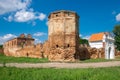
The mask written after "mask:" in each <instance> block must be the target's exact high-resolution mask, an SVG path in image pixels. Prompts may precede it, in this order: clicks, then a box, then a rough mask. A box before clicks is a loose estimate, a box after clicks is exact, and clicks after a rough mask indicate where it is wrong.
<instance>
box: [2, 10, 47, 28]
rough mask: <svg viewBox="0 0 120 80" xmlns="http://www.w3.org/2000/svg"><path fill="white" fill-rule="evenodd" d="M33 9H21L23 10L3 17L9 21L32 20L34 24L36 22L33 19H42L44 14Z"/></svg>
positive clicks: (44, 16)
mask: <svg viewBox="0 0 120 80" xmlns="http://www.w3.org/2000/svg"><path fill="white" fill-rule="evenodd" d="M33 11H34V10H33V9H29V10H25V9H23V10H20V11H17V12H16V13H15V14H14V15H10V16H9V17H8V18H4V19H5V20H7V21H9V22H11V21H16V22H28V21H33V23H32V25H33V26H35V25H36V23H35V22H34V20H36V19H39V20H41V21H43V20H44V19H45V18H46V14H44V13H38V12H33ZM38 14H39V15H38Z"/></svg>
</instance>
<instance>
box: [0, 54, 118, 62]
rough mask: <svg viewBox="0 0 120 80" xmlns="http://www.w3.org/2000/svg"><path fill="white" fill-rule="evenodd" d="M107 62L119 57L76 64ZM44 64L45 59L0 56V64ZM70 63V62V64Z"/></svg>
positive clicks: (88, 60)
mask: <svg viewBox="0 0 120 80" xmlns="http://www.w3.org/2000/svg"><path fill="white" fill-rule="evenodd" d="M107 61H120V57H117V58H116V59H113V60H106V59H87V60H82V61H81V60H80V61H76V62H80V63H89V62H107ZM15 62H17V63H45V62H49V61H48V59H47V58H43V59H38V58H27V57H19V58H18V57H11V56H5V55H3V54H0V63H15ZM70 63H71V62H70Z"/></svg>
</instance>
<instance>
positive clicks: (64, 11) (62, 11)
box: [48, 10, 79, 18]
mask: <svg viewBox="0 0 120 80" xmlns="http://www.w3.org/2000/svg"><path fill="white" fill-rule="evenodd" d="M58 13H67V14H69V13H72V14H75V15H76V16H77V17H78V18H79V16H78V15H77V13H76V12H74V11H70V10H58V11H54V12H51V13H50V14H49V15H48V18H50V16H51V14H58Z"/></svg>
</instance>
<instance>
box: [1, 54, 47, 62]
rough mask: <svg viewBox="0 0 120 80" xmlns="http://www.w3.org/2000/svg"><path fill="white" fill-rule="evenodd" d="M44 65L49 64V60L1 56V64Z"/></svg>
mask: <svg viewBox="0 0 120 80" xmlns="http://www.w3.org/2000/svg"><path fill="white" fill-rule="evenodd" d="M15 62H17V63H44V62H48V59H47V58H43V59H39V58H27V57H19V58H18V57H11V56H5V55H3V54H0V63H15Z"/></svg>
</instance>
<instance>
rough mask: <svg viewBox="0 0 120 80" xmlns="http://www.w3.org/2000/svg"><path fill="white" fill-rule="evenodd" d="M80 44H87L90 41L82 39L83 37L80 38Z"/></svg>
mask: <svg viewBox="0 0 120 80" xmlns="http://www.w3.org/2000/svg"><path fill="white" fill-rule="evenodd" d="M79 42H80V44H87V45H89V43H88V40H87V39H82V38H80V41H79Z"/></svg>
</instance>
